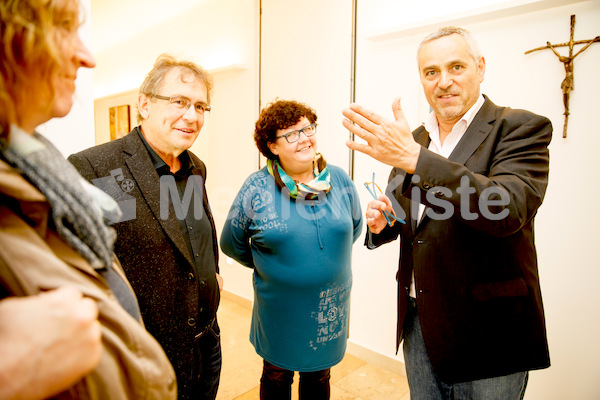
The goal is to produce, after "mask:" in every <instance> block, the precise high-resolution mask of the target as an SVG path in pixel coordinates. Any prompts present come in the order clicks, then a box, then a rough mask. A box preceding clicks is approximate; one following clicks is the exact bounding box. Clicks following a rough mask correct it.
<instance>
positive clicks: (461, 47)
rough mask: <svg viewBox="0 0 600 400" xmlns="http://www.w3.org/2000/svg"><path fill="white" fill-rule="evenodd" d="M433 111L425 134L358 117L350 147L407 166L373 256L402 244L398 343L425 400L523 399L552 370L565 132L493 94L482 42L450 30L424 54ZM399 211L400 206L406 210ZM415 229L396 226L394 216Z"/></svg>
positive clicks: (375, 228) (364, 112) (372, 242)
mask: <svg viewBox="0 0 600 400" xmlns="http://www.w3.org/2000/svg"><path fill="white" fill-rule="evenodd" d="M417 58H418V66H419V75H420V78H421V83H422V86H423V90H424V92H425V96H426V98H427V100H428V102H429V105H430V106H431V108H432V109H433V111H432V112H431V114H430V115H429V117H428V118H427V119H426V120H425V122H424V124H423V125H422V126H420V127H419V128H417V129H416V130H415V131H414V132H412V134H411V131H410V129H409V127H408V123H407V121H406V119H405V117H404V113H403V112H402V108H401V107H400V100H399V99H396V100H395V101H394V103H393V106H392V108H393V112H394V117H395V121H390V120H387V119H385V118H383V117H382V116H380V115H378V114H376V113H374V112H372V111H370V110H368V109H366V108H364V107H362V106H360V105H357V104H353V105H351V106H350V108H348V109H346V110H344V112H343V114H344V116H345V117H346V118H347V119H346V120H344V122H343V124H344V126H345V127H346V128H348V129H349V130H350V131H352V132H353V133H355V134H356V135H357V136H358V137H360V138H362V139H365V140H366V142H367V143H366V144H360V143H356V142H353V141H348V142H347V145H348V146H349V147H350V148H351V149H355V150H358V151H361V152H364V153H365V154H367V155H370V156H372V157H373V158H375V159H376V160H379V161H381V162H383V163H385V164H388V165H391V166H392V167H394V168H393V169H392V172H391V174H390V178H389V183H388V188H387V190H386V194H387V195H382V196H381V197H380V198H379V199H378V200H373V201H371V202H370V203H369V204H368V207H367V211H366V219H367V226H368V228H369V230H368V234H367V238H366V242H365V244H366V245H367V247H368V248H376V247H378V246H380V245H382V244H384V243H387V242H391V241H393V240H395V239H396V238H397V237H398V236H400V238H401V241H400V247H401V251H400V265H399V271H398V274H397V280H398V327H397V344H398V345H399V344H400V342H401V341H402V340H403V341H404V346H403V351H404V360H405V363H406V369H407V377H408V382H409V386H410V395H411V399H427V400H432V399H515V400H516V399H521V398H522V396H523V395H524V393H525V387H526V385H527V379H528V371H529V370H534V369H540V368H547V367H548V366H549V365H550V359H549V353H548V343H547V339H546V327H545V319H544V310H543V306H542V297H541V290H540V282H539V277H538V265H537V257H536V250H535V244H534V235H533V230H534V229H533V225H534V217H535V215H536V213H537V210H538V208H539V207H540V205H541V204H542V201H543V199H544V194H545V192H546V187H547V185H548V169H549V151H548V145H549V144H550V139H551V137H552V125H551V123H550V121H549V120H548V119H547V118H545V117H542V116H539V115H536V114H533V113H531V112H529V111H525V110H517V109H511V108H509V107H499V106H496V105H495V104H494V103H492V102H491V100H490V99H489V98H488V97H487V96H485V95H482V94H481V92H480V84H481V82H483V78H484V73H485V59H484V57H483V56H482V55H481V53H480V51H479V49H478V46H477V44H476V42H475V39H474V38H473V36H472V35H471V34H470V33H469V32H468V31H466V30H465V29H462V28H456V27H446V28H441V29H440V30H438V31H437V32H435V33H433V34H431V35H429V36H428V37H426V38H425V39H424V40H423V41H422V43H421V45H420V46H419V49H418V51H417ZM392 201H393V203H392ZM393 210H395V212H396V214H400V215H399V216H400V217H402V218H406V219H407V221H406V224H404V225H403V224H396V225H395V226H391V227H390V226H388V225H387V224H386V220H385V219H384V216H383V214H382V212H383V211H386V212H392V211H393Z"/></svg>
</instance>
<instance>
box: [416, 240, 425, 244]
mask: <svg viewBox="0 0 600 400" xmlns="http://www.w3.org/2000/svg"><path fill="white" fill-rule="evenodd" d="M423 243H425V242H424V241H423V240H417V244H423Z"/></svg>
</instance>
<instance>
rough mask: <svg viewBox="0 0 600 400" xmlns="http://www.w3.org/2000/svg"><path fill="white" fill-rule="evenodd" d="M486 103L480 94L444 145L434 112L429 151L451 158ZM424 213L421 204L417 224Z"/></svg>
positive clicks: (412, 293) (428, 124)
mask: <svg viewBox="0 0 600 400" xmlns="http://www.w3.org/2000/svg"><path fill="white" fill-rule="evenodd" d="M484 102H485V98H484V97H483V95H481V94H480V95H479V98H478V99H477V101H476V102H475V104H473V106H471V108H469V110H468V111H467V112H466V113H465V115H463V116H462V118H461V119H460V120H459V121H458V122H457V123H456V124H454V126H453V127H452V131H451V132H450V134H449V135H448V136H446V139H444V143H442V142H441V140H440V126H439V124H438V120H437V117H436V116H435V113H434V112H433V111H432V112H431V113H430V114H429V115H428V116H427V118H426V119H425V121H424V122H423V126H424V127H425V130H426V131H427V132H429V137H430V138H431V142H430V143H429V147H428V149H429V151H431V152H433V153H435V154H439V155H440V156H442V157H445V158H448V157H450V154H452V152H453V151H454V149H455V148H456V145H457V144H458V142H460V139H462V137H463V136H464V135H465V132H466V131H467V128H468V127H469V125H471V122H473V119H474V118H475V115H477V113H478V112H479V110H480V109H481V107H482V106H483V103H484ZM424 212H425V205H424V204H423V203H419V219H418V220H417V224H419V223H421V220H422V218H423V213H424ZM410 297H417V291H416V288H415V275H414V271H413V274H412V279H411V283H410Z"/></svg>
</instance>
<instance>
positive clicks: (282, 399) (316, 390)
mask: <svg viewBox="0 0 600 400" xmlns="http://www.w3.org/2000/svg"><path fill="white" fill-rule="evenodd" d="M329 372H330V368H327V369H324V370H322V371H315V372H300V385H299V398H300V400H329V378H330V373H329ZM293 381H294V371H289V370H287V369H283V368H279V367H276V366H274V365H273V364H271V363H270V362H268V361H266V360H265V361H264V365H263V374H262V378H260V400H290V399H291V398H292V382H293Z"/></svg>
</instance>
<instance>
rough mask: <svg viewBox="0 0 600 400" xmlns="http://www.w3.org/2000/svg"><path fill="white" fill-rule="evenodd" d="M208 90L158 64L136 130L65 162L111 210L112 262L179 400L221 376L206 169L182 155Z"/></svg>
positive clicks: (212, 389)
mask: <svg viewBox="0 0 600 400" xmlns="http://www.w3.org/2000/svg"><path fill="white" fill-rule="evenodd" d="M211 89H212V78H211V77H210V75H209V74H208V73H207V72H206V71H205V70H204V69H202V68H201V67H200V66H198V65H196V64H194V63H193V62H189V61H183V60H177V59H175V58H173V57H171V56H169V55H165V54H163V55H161V56H159V57H158V59H157V60H156V62H155V64H154V67H153V68H152V70H151V71H150V72H149V73H148V75H147V76H146V79H145V80H144V82H143V83H142V85H141V87H140V91H139V98H138V116H137V119H138V122H139V123H140V125H139V126H137V127H136V128H134V129H133V130H132V131H131V132H130V133H129V134H128V135H126V136H125V137H123V138H122V139H117V140H114V141H111V142H109V143H105V144H102V145H99V146H95V147H92V148H90V149H87V150H84V151H82V152H80V153H77V154H73V155H71V156H70V157H69V161H70V162H71V163H72V164H73V165H75V167H76V168H77V169H78V170H79V172H80V173H81V175H83V176H84V177H85V178H86V179H88V180H90V181H91V182H92V183H94V184H95V185H96V186H98V187H100V188H101V189H103V190H105V191H106V192H108V193H109V194H111V195H112V196H113V197H114V198H115V199H116V200H117V201H120V205H121V208H122V210H123V217H122V218H121V219H120V220H119V221H116V223H115V224H114V225H113V226H114V228H115V229H116V230H117V234H118V236H117V242H116V244H115V252H116V254H117V256H118V258H119V260H120V261H121V263H122V265H123V268H124V270H125V272H126V274H127V277H128V278H129V280H130V282H131V285H132V286H133V289H134V291H135V292H136V294H137V296H138V300H139V303H140V310H141V313H142V317H143V320H144V323H145V325H146V328H147V329H148V331H149V332H150V333H151V334H153V335H154V337H155V338H156V339H157V340H158V341H159V343H160V344H161V345H162V346H163V348H164V350H165V352H166V354H167V356H168V357H169V359H170V361H171V363H172V364H173V367H174V368H175V372H176V374H177V380H178V382H177V383H178V393H179V399H180V400H181V399H183V400H185V399H195V400H199V399H211V400H212V399H214V398H215V397H216V393H217V388H218V385H219V377H220V372H221V343H220V333H219V332H220V331H219V326H218V324H217V320H216V315H217V314H216V313H217V307H218V305H219V300H220V290H221V289H222V279H221V277H220V276H219V274H218V272H219V267H218V248H217V240H216V230H215V225H214V222H213V218H212V215H211V212H210V208H209V205H208V198H207V196H206V191H205V185H204V180H205V177H206V167H205V165H204V163H203V162H202V161H201V160H200V159H199V158H198V157H196V156H195V155H194V154H192V153H191V152H190V151H189V150H188V149H189V148H190V147H191V146H192V144H193V143H194V142H195V140H196V138H197V137H198V135H199V133H200V130H201V129H202V126H203V125H204V118H205V116H206V115H207V114H208V112H209V111H210V92H211ZM132 202H133V203H134V206H132V205H131V203H132Z"/></svg>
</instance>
